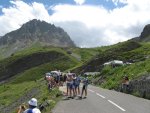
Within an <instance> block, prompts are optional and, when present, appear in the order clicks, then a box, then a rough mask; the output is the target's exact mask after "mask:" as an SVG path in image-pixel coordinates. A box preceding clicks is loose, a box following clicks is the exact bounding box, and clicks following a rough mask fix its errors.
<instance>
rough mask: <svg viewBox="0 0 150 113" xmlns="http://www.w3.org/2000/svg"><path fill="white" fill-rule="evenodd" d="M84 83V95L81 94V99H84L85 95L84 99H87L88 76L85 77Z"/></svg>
mask: <svg viewBox="0 0 150 113" xmlns="http://www.w3.org/2000/svg"><path fill="white" fill-rule="evenodd" d="M82 83H83V87H82V93H81V96H80V99H82V96H83V93H84V97H83V98H87V87H88V78H87V76H86V75H85V78H84V79H83V80H82Z"/></svg>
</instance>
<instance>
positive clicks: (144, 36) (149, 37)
mask: <svg viewBox="0 0 150 113" xmlns="http://www.w3.org/2000/svg"><path fill="white" fill-rule="evenodd" d="M131 40H135V41H139V42H147V41H148V42H149V41H150V24H147V25H146V26H145V27H144V29H143V31H142V32H141V35H140V36H139V37H135V38H133V39H131Z"/></svg>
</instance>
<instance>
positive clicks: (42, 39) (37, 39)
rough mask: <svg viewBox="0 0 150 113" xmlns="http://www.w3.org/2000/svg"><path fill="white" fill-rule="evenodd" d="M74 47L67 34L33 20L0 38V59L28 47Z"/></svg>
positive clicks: (50, 25) (43, 22) (60, 29)
mask: <svg viewBox="0 0 150 113" xmlns="http://www.w3.org/2000/svg"><path fill="white" fill-rule="evenodd" d="M40 46H53V47H76V45H75V44H74V42H73V41H72V40H71V38H70V37H69V35H68V34H67V32H65V31H64V30H63V29H62V28H60V27H56V26H55V25H52V24H49V23H47V22H45V21H40V20H36V19H33V20H31V21H29V22H27V23H25V24H23V25H22V26H21V28H19V29H17V30H15V31H12V32H10V33H7V34H6V35H4V36H2V37H0V58H6V57H8V56H10V55H12V54H13V53H15V52H17V51H20V50H23V49H25V48H29V47H40Z"/></svg>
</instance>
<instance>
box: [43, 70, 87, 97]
mask: <svg viewBox="0 0 150 113" xmlns="http://www.w3.org/2000/svg"><path fill="white" fill-rule="evenodd" d="M45 79H46V80H47V83H48V89H49V90H51V89H52V88H53V87H59V86H63V85H65V86H66V96H67V98H75V97H79V98H80V99H82V96H83V93H84V98H86V97H87V86H88V83H89V82H88V79H87V76H86V75H84V76H82V78H81V77H80V76H78V75H77V74H75V73H70V72H68V73H61V72H60V71H52V72H50V73H46V77H45ZM81 82H82V91H81V92H80V86H81V84H80V83H81Z"/></svg>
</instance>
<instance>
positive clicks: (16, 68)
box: [0, 47, 79, 80]
mask: <svg viewBox="0 0 150 113" xmlns="http://www.w3.org/2000/svg"><path fill="white" fill-rule="evenodd" d="M68 62H70V63H68ZM48 63H49V65H50V66H51V67H53V69H54V68H55V69H58V68H56V67H57V66H61V67H59V69H60V70H64V68H65V69H66V67H67V68H68V67H69V66H75V65H77V64H78V63H79V62H78V61H77V60H76V59H75V58H74V57H72V56H70V55H68V54H67V53H66V52H65V51H63V50H62V49H60V48H45V47H42V48H32V49H30V50H24V51H20V52H18V53H16V54H14V55H13V56H11V57H8V58H6V59H4V60H1V61H0V80H5V79H7V78H8V77H12V76H14V75H16V74H19V73H21V72H23V71H25V70H28V69H30V68H33V67H36V66H40V65H43V64H47V65H48ZM61 63H62V64H63V65H62V64H61ZM68 64H69V65H68Z"/></svg>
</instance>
